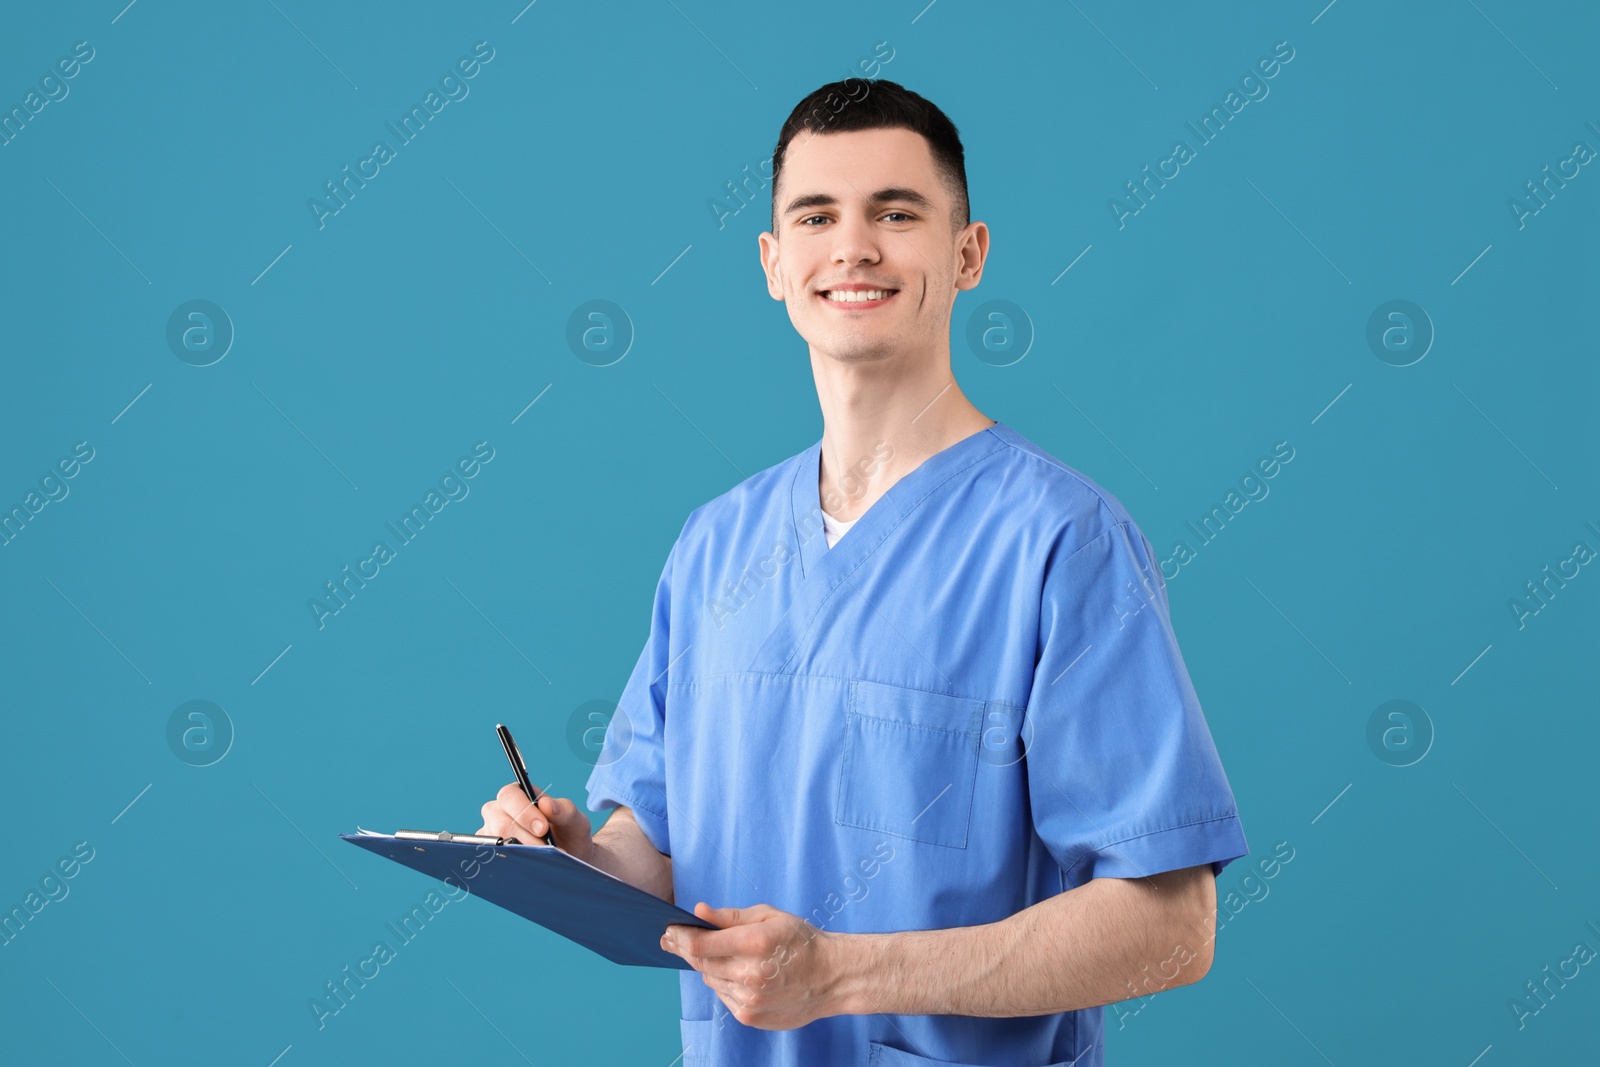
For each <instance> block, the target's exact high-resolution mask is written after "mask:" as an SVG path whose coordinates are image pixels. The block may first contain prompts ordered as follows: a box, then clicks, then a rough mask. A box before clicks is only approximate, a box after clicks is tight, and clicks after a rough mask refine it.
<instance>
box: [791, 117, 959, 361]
mask: <svg viewBox="0 0 1600 1067" xmlns="http://www.w3.org/2000/svg"><path fill="white" fill-rule="evenodd" d="M774 194H775V197H776V200H775V204H776V208H777V219H776V223H775V225H776V227H777V230H776V232H775V233H764V234H762V235H761V237H760V242H761V265H762V268H763V269H764V270H765V271H766V275H767V291H768V292H769V293H771V294H772V296H773V298H774V299H776V300H782V301H784V302H785V303H786V304H787V306H788V310H789V321H790V322H791V323H793V324H794V328H795V330H796V331H797V332H798V333H799V334H800V336H802V337H804V338H805V339H806V341H807V342H808V343H809V344H810V346H811V350H812V352H813V354H818V355H822V356H826V357H830V358H832V359H835V360H838V361H840V362H845V363H863V362H872V361H884V360H894V359H916V358H918V357H919V356H920V357H924V358H925V357H926V354H928V353H930V352H931V353H943V355H944V358H945V360H946V361H947V362H948V360H949V344H950V313H951V309H952V307H953V306H954V304H955V298H956V293H957V292H958V291H959V290H962V289H971V288H973V287H974V286H976V285H977V284H978V280H979V278H980V277H981V276H982V274H983V261H984V257H985V255H986V254H987V252H988V247H989V231H988V228H987V227H986V226H984V224H983V223H981V222H973V223H969V224H968V225H967V226H966V227H965V228H963V229H962V230H960V231H959V232H956V233H952V232H951V228H950V226H951V209H952V207H953V204H952V200H951V196H950V194H949V193H948V192H947V191H946V190H945V187H944V183H943V182H941V181H940V179H939V174H938V171H937V169H936V168H935V166H934V160H933V152H932V150H931V149H930V148H929V147H928V142H927V141H926V140H925V139H924V138H923V137H922V135H921V134H918V133H914V132H912V131H911V130H903V129H883V130H852V131H850V132H848V133H821V134H818V133H813V132H811V131H805V132H802V133H800V134H798V135H797V136H796V137H795V138H794V140H792V141H791V142H790V143H789V148H788V151H787V153H786V154H785V158H784V163H783V170H782V172H781V174H780V175H779V187H778V188H777V189H775V190H774ZM849 291H854V292H855V293H856V294H860V293H861V292H867V293H869V294H870V295H872V296H873V297H874V298H873V299H855V300H850V301H849V302H846V301H845V300H841V299H839V294H841V293H843V292H849Z"/></svg>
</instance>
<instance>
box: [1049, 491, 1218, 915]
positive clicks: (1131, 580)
mask: <svg viewBox="0 0 1600 1067" xmlns="http://www.w3.org/2000/svg"><path fill="white" fill-rule="evenodd" d="M1153 557H1154V552H1153V551H1152V550H1151V548H1150V543H1149V541H1147V540H1146V539H1145V537H1144V535H1143V533H1141V532H1140V531H1139V528H1138V527H1137V526H1136V525H1134V523H1132V522H1131V521H1126V522H1120V523H1118V524H1117V525H1115V526H1113V527H1112V528H1111V529H1109V530H1107V531H1105V532H1104V533H1103V534H1101V535H1099V536H1098V537H1096V538H1094V540H1092V541H1089V542H1088V543H1086V544H1082V545H1081V546H1076V547H1073V548H1071V549H1070V550H1067V549H1058V551H1057V553H1055V554H1053V555H1052V556H1051V558H1050V560H1049V562H1048V564H1047V569H1046V573H1045V576H1044V582H1043V591H1042V596H1041V603H1040V616H1039V643H1038V649H1037V651H1038V662H1037V665H1036V667H1035V671H1034V678H1033V687H1032V691H1031V693H1030V694H1029V699H1028V708H1027V713H1026V719H1025V722H1024V725H1023V737H1024V741H1025V744H1026V749H1025V751H1026V757H1025V758H1026V764H1027V772H1028V793H1029V800H1030V802H1031V805H1032V809H1033V822H1034V828H1035V830H1036V831H1037V833H1038V834H1039V837H1040V838H1041V839H1042V840H1043V842H1044V844H1045V847H1046V848H1047V849H1049V851H1050V853H1051V855H1052V856H1053V857H1054V858H1055V860H1056V862H1057V863H1058V864H1059V865H1060V867H1061V870H1062V872H1063V884H1064V887H1065V888H1073V887H1076V886H1079V885H1082V884H1083V883H1085V882H1087V881H1088V880H1090V879H1091V878H1107V877H1109V878H1137V877H1141V876H1143V875H1149V874H1155V873H1158V872H1161V871H1169V870H1176V869H1179V868H1183V867H1195V866H1199V865H1200V864H1202V863H1207V862H1209V863H1211V864H1212V865H1213V866H1212V870H1213V873H1214V874H1217V873H1221V871H1222V869H1223V867H1225V866H1227V864H1228V863H1229V862H1231V861H1232V860H1235V859H1237V858H1239V857H1240V856H1243V855H1245V854H1246V853H1248V852H1249V846H1248V845H1247V844H1246V842H1245V838H1244V830H1243V828H1242V826H1241V824H1240V822H1239V815H1238V810H1237V808H1236V806H1235V804H1234V798H1233V791H1232V789H1230V788H1229V786H1228V780H1227V776H1226V775H1225V774H1224V773H1223V770H1222V762H1221V760H1220V759H1219V758H1218V756H1217V749H1216V745H1215V743H1214V742H1213V741H1212V738H1211V730H1210V728H1209V727H1208V726H1207V725H1206V720H1205V716H1204V714H1202V712H1201V709H1200V701H1199V698H1198V697H1197V696H1196V695H1195V691H1194V686H1193V685H1192V684H1191V683H1190V680H1189V673H1188V670H1187V669H1186V668H1185V667H1184V663H1183V658H1182V656H1181V655H1180V654H1179V652H1178V642H1177V638H1176V636H1175V635H1174V634H1173V630H1172V621H1171V618H1170V615H1169V612H1168V606H1167V593H1166V583H1165V582H1164V581H1163V580H1162V578H1161V573H1160V571H1159V570H1158V569H1157V568H1156V567H1155V566H1154V565H1153V563H1152V560H1153Z"/></svg>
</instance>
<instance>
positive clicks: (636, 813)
mask: <svg viewBox="0 0 1600 1067" xmlns="http://www.w3.org/2000/svg"><path fill="white" fill-rule="evenodd" d="M677 551H678V546H677V545H676V544H674V545H673V546H672V550H671V551H670V552H668V553H667V562H666V564H665V565H664V566H663V567H662V569H661V578H660V580H659V581H658V582H657V583H656V592H655V603H654V605H653V607H652V610H651V613H650V636H649V637H648V638H647V639H646V641H645V645H644V650H643V651H641V652H640V653H639V659H638V662H636V663H635V664H634V666H633V673H632V674H631V675H629V677H628V682H627V685H625V686H624V687H623V690H622V697H621V699H620V700H618V701H617V710H616V712H615V714H613V715H612V717H611V722H610V723H609V724H608V725H607V726H606V735H605V742H604V744H603V745H602V746H601V749H600V754H599V758H598V760H597V761H596V762H595V766H594V770H593V771H591V772H590V773H589V781H588V784H587V787H586V788H587V789H588V793H589V810H590V811H606V810H609V809H610V808H614V807H616V806H617V805H619V804H621V805H625V806H626V807H628V808H629V809H630V810H631V811H632V812H633V817H634V821H635V822H637V823H638V824H639V829H641V830H643V831H644V836H645V837H646V838H647V839H649V841H650V843H651V844H652V845H654V846H655V848H656V851H657V852H660V853H662V854H663V855H668V856H670V855H671V854H672V848H671V844H670V841H669V838H668V834H667V782H666V748H665V744H664V741H665V733H666V701H667V670H668V664H669V663H671V657H670V656H669V655H668V653H669V651H670V649H669V646H670V634H669V632H668V631H669V624H670V621H671V616H672V563H673V559H674V558H675V557H676V555H677Z"/></svg>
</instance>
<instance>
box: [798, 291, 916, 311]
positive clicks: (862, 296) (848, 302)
mask: <svg viewBox="0 0 1600 1067" xmlns="http://www.w3.org/2000/svg"><path fill="white" fill-rule="evenodd" d="M899 292H900V290H898V289H824V290H822V291H821V292H819V293H818V294H817V299H818V300H821V301H822V302H823V303H824V304H826V305H828V306H829V307H831V308H834V309H837V310H840V311H867V310H870V309H871V308H878V307H882V306H883V305H885V304H887V303H888V302H889V301H891V300H893V299H894V298H895V295H896V294H897V293H899Z"/></svg>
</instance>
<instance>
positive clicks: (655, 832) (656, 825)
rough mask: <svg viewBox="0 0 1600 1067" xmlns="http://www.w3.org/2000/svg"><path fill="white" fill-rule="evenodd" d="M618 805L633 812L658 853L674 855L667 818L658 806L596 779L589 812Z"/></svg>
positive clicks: (636, 820) (592, 784)
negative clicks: (668, 834)
mask: <svg viewBox="0 0 1600 1067" xmlns="http://www.w3.org/2000/svg"><path fill="white" fill-rule="evenodd" d="M608 802H609V803H608ZM618 804H622V805H626V806H627V808H628V810H629V811H631V812H633V821H634V822H636V823H638V824H639V829H640V830H642V831H643V832H644V836H645V838H646V840H648V841H649V842H650V844H651V845H653V846H654V847H655V850H656V851H657V852H659V853H661V854H662V855H663V856H670V855H672V853H671V852H670V851H668V849H669V848H670V845H671V842H670V841H669V840H668V838H667V817H666V816H665V815H663V814H662V813H661V812H659V811H657V810H656V808H657V805H655V804H652V803H647V802H645V801H643V800H640V799H639V798H638V797H637V796H635V795H634V794H633V793H632V792H630V791H629V790H627V789H624V788H622V787H621V786H619V785H617V784H615V783H613V782H609V781H607V780H606V779H605V778H596V779H595V780H594V781H592V782H591V783H590V786H589V810H591V811H605V810H607V809H609V808H612V807H615V806H617V805H618Z"/></svg>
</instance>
